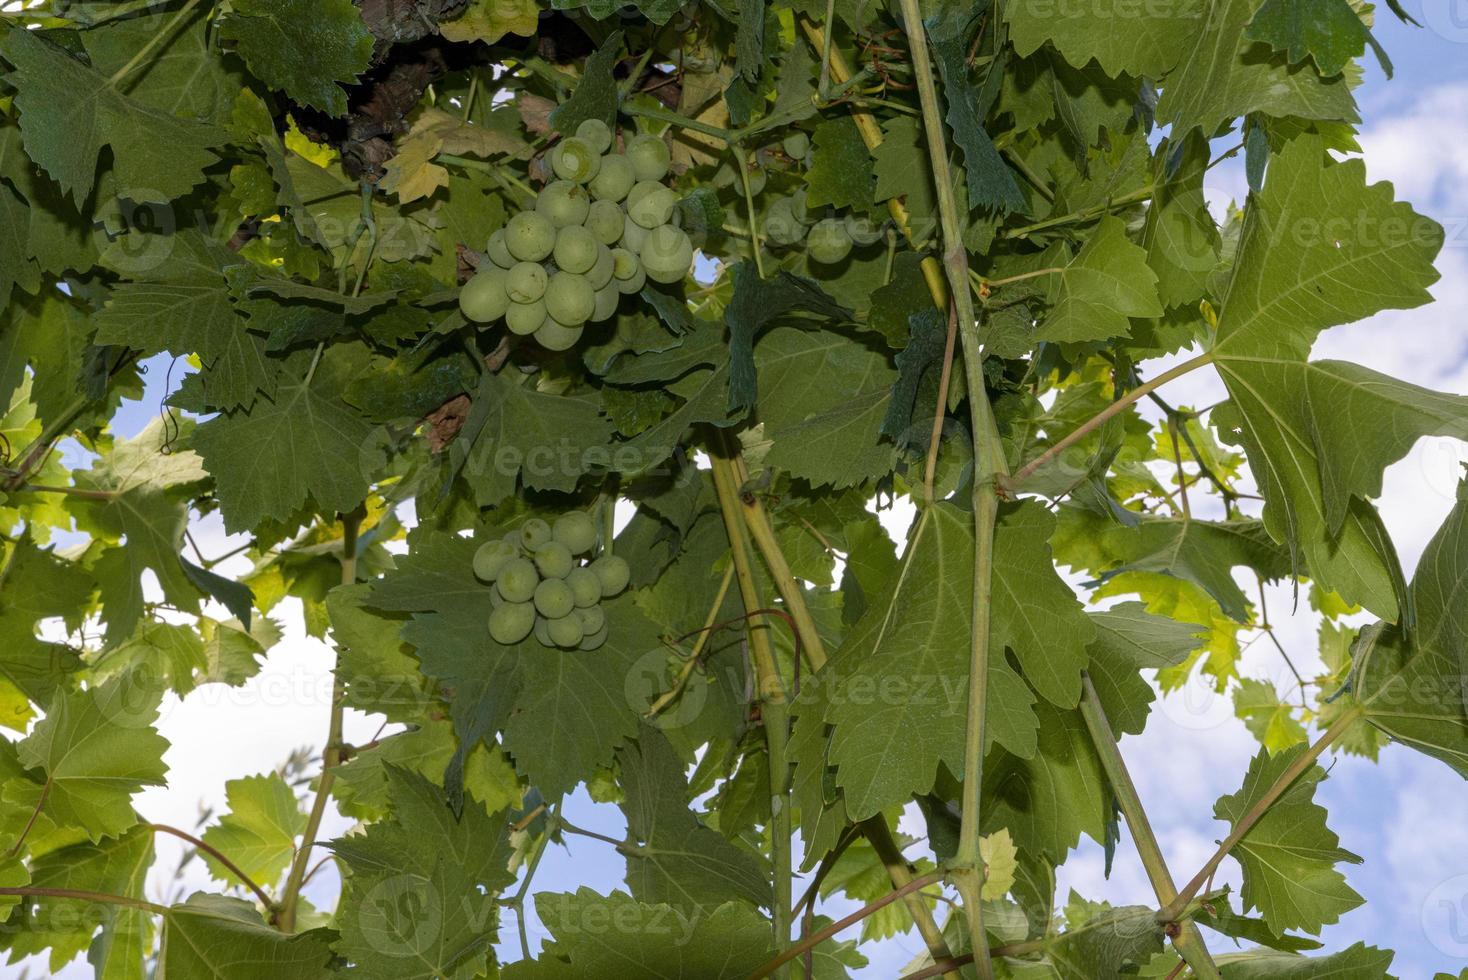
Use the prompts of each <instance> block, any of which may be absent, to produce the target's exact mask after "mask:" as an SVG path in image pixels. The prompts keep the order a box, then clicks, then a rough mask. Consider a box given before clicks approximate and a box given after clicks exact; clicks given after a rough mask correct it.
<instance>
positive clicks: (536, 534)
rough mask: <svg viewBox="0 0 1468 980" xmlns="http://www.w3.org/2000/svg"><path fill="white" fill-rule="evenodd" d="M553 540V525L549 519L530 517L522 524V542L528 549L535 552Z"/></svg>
mask: <svg viewBox="0 0 1468 980" xmlns="http://www.w3.org/2000/svg"><path fill="white" fill-rule="evenodd" d="M551 540H552V539H551V526H550V522H548V521H544V520H542V519H540V518H539V517H530V518H526V520H525V522H524V523H523V524H521V525H520V543H521V544H522V545H523V546H524V547H525V550H526V551H529V552H532V553H534V551H535V549H537V548H539V547H540V546H541V545H543V544H547V543H548V542H550V541H551Z"/></svg>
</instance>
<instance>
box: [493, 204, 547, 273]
mask: <svg viewBox="0 0 1468 980" xmlns="http://www.w3.org/2000/svg"><path fill="white" fill-rule="evenodd" d="M505 247H506V248H508V249H509V250H510V254H511V255H513V256H514V257H515V258H517V259H519V260H520V261H521V262H540V261H543V260H544V259H545V257H546V256H547V255H549V254H551V249H553V248H555V247H556V226H555V225H553V224H551V220H550V219H549V218H547V217H546V216H545V215H543V214H541V213H540V212H539V211H521V212H520V213H519V214H517V215H515V216H514V217H513V218H511V219H510V223H509V224H507V225H505Z"/></svg>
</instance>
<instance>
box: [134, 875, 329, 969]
mask: <svg viewBox="0 0 1468 980" xmlns="http://www.w3.org/2000/svg"><path fill="white" fill-rule="evenodd" d="M328 935H329V934H328V933H326V932H324V930H320V929H313V930H311V931H309V932H302V933H297V934H296V935H294V936H289V935H286V934H285V933H283V932H281V931H280V930H279V929H276V928H274V927H273V926H268V925H266V924H265V923H264V922H263V921H261V919H260V914H259V912H257V911H256V909H255V906H253V905H251V904H250V903H249V902H246V901H242V900H240V899H238V898H228V897H226V896H224V895H210V894H206V893H204V892H195V893H194V894H193V895H190V896H189V899H188V901H186V902H183V903H181V904H179V905H174V906H172V907H171V908H169V910H168V912H167V913H166V914H165V915H164V916H163V945H162V949H161V951H160V952H159V970H160V972H162V971H166V973H167V975H168V976H171V977H187V978H194V977H200V978H202V977H210V978H213V980H248V978H251V977H260V976H262V975H266V974H268V975H270V976H272V977H277V978H279V980H319V978H320V977H322V976H324V975H326V973H327V963H328V962H329V961H330V960H331V949H330V947H329V946H328V945H327V936H328Z"/></svg>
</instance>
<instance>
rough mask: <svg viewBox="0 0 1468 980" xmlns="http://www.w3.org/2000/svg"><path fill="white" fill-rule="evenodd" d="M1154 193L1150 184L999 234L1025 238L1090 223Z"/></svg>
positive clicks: (1155, 189) (1154, 189)
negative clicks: (1105, 200)
mask: <svg viewBox="0 0 1468 980" xmlns="http://www.w3.org/2000/svg"><path fill="white" fill-rule="evenodd" d="M1156 191H1157V188H1156V187H1155V186H1153V185H1152V184H1148V185H1147V186H1146V187H1139V188H1137V189H1136V190H1134V191H1131V192H1129V193H1126V194H1123V195H1121V196H1120V197H1114V198H1112V199H1111V200H1110V201H1107V202H1106V203H1105V204H1097V205H1093V206H1092V207H1089V208H1081V209H1080V210H1079V211H1072V212H1070V213H1069V214H1062V215H1057V216H1056V217H1054V218H1046V219H1045V220H1044V221H1037V222H1035V223H1034V224H1032V225H1024V226H1022V227H1019V228H1010V229H1008V230H1006V231H1004V232H1001V235H1002V237H1004V238H1026V237H1028V236H1030V235H1033V234H1034V233H1035V232H1037V231H1045V230H1046V229H1048V228H1059V227H1061V226H1062V225H1071V224H1079V223H1080V222H1083V221H1090V220H1091V219H1093V218H1099V217H1101V216H1102V215H1107V214H1110V213H1111V212H1112V211H1116V210H1119V209H1121V208H1126V207H1131V206H1132V205H1133V204H1140V203H1142V202H1143V201H1145V200H1148V199H1149V198H1151V196H1152V195H1153V194H1154V193H1156Z"/></svg>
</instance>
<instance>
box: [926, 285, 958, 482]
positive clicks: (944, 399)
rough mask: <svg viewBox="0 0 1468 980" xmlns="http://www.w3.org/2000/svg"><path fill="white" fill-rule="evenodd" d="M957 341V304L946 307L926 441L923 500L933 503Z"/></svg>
mask: <svg viewBox="0 0 1468 980" xmlns="http://www.w3.org/2000/svg"><path fill="white" fill-rule="evenodd" d="M957 339H958V304H957V303H950V304H949V305H948V337H947V339H946V340H944V342H943V372H942V373H941V374H940V375H939V376H938V405H937V407H936V408H934V409H933V431H932V434H931V436H930V438H929V440H928V459H927V463H926V465H925V466H924V468H923V499H924V500H926V501H927V502H928V503H929V504H931V503H932V502H933V478H934V476H935V475H936V474H937V472H938V442H939V440H940V439H941V438H942V435H943V417H944V415H946V414H947V410H948V384H949V381H950V380H951V379H952V374H953V346H954V341H955V340H957Z"/></svg>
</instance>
